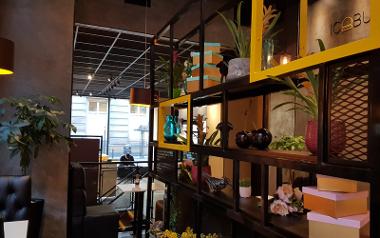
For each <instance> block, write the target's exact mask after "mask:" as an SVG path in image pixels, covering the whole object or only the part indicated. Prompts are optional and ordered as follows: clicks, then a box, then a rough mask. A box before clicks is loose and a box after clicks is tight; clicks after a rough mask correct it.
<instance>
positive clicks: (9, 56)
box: [0, 37, 14, 75]
mask: <svg viewBox="0 0 380 238" xmlns="http://www.w3.org/2000/svg"><path fill="white" fill-rule="evenodd" d="M13 54H14V44H13V42H12V41H10V40H7V39H4V38H1V37H0V75H9V74H13Z"/></svg>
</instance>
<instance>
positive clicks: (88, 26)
mask: <svg viewBox="0 0 380 238" xmlns="http://www.w3.org/2000/svg"><path fill="white" fill-rule="evenodd" d="M75 26H80V27H84V28H90V29H95V30H102V31H111V32H116V33H124V34H128V35H134V36H141V37H148V38H149V37H153V35H151V34H145V33H140V32H134V31H127V30H121V29H115V28H109V27H103V26H94V25H89V24H82V23H75Z"/></svg>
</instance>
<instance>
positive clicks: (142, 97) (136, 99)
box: [129, 88, 150, 107]
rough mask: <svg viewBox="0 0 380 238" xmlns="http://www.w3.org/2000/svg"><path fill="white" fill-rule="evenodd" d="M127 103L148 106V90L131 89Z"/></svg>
mask: <svg viewBox="0 0 380 238" xmlns="http://www.w3.org/2000/svg"><path fill="white" fill-rule="evenodd" d="M129 93H130V94H129V95H130V99H129V103H130V104H131V105H135V106H146V107H149V106H150V89H148V88H131V90H130V92H129Z"/></svg>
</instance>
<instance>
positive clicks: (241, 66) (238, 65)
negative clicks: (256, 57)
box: [227, 58, 250, 80]
mask: <svg viewBox="0 0 380 238" xmlns="http://www.w3.org/2000/svg"><path fill="white" fill-rule="evenodd" d="M249 65H250V60H249V58H235V59H232V60H230V62H229V63H228V75H227V80H234V79H237V78H241V77H244V76H247V75H249Z"/></svg>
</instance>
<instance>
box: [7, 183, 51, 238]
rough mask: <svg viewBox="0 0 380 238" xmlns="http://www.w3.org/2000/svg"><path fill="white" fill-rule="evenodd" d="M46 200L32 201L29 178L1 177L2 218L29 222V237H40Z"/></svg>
mask: <svg viewBox="0 0 380 238" xmlns="http://www.w3.org/2000/svg"><path fill="white" fill-rule="evenodd" d="M43 206H44V200H42V199H31V179H30V177H29V176H1V177H0V217H2V218H3V219H4V221H6V222H8V221H21V220H29V228H28V237H29V238H38V237H39V235H40V228H41V221H42V211H43Z"/></svg>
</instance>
